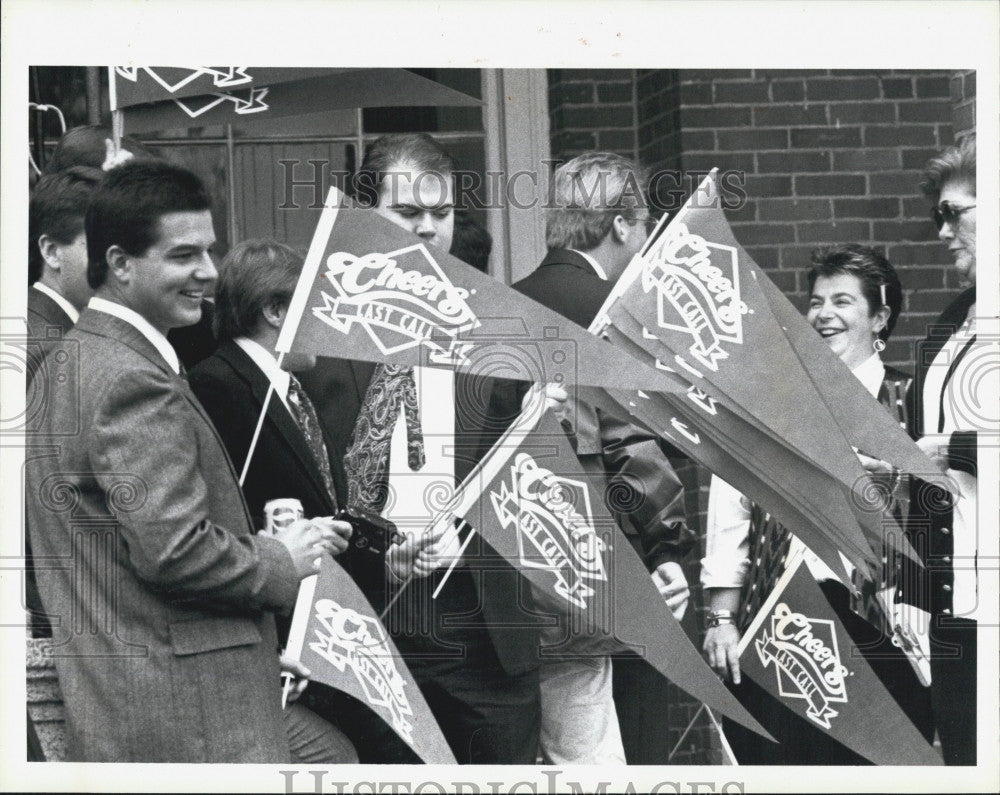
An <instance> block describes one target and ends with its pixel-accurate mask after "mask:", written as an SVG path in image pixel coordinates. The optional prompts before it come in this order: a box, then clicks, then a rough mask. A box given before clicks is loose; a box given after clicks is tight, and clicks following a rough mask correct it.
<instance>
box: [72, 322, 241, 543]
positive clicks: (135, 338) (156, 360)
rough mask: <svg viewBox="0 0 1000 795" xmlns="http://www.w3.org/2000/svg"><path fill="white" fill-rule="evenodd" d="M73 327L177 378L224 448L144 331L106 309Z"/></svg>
mask: <svg viewBox="0 0 1000 795" xmlns="http://www.w3.org/2000/svg"><path fill="white" fill-rule="evenodd" d="M74 330H79V331H82V332H87V333H90V334H95V335H97V336H100V337H106V338H108V339H112V340H115V341H117V342H119V343H121V344H123V345H126V346H128V347H129V348H131V349H132V350H134V351H135V352H136V353H138V354H139V355H140V356H142V357H143V358H145V359H146V360H148V361H149V363H150V364H151V365H153V366H154V367H156V368H158V369H159V370H162V371H163V372H164V373H165V374H166V375H168V376H170V377H172V378H175V379H177V384H178V387H179V390H180V393H181V394H182V395H184V398H185V399H186V400H187V402H188V403H189V404H190V405H191V407H192V408H193V409H194V410H195V412H196V413H197V414H198V416H199V417H201V418H202V420H203V421H204V423H205V425H206V426H207V427H208V430H209V432H210V433H211V434H212V436H213V437H214V438H215V441H216V443H217V444H218V445H219V449H220V450H222V451H225V449H226V445H225V444H224V443H223V441H222V438H221V437H220V436H219V432H218V431H217V430H216V429H215V424H214V423H213V422H212V418H211V417H209V416H208V414H207V412H206V411H205V409H204V408H203V407H202V405H201V403H200V402H199V400H198V398H196V397H195V396H194V393H193V392H192V391H191V387H190V386H188V382H187V380H185V379H184V378H181V377H180V376H179V375H178V374H177V373H175V372H174V370H173V368H172V367H171V366H170V365H169V364H168V363H167V360H166V359H164V358H163V356H162V355H161V354H160V352H159V351H158V350H157V349H156V346H155V345H153V343H152V342H150V341H149V340H148V339H146V337H145V335H143V333H142V332H141V331H139V329H137V328H136V327H135V326H133V325H132V324H131V323H127V322H126V321H124V320H122V319H121V318H118V317H115V316H114V315H109V314H108V313H107V312H100V311H97V310H95V309H84V311H83V313H82V314H81V315H80V320H79V321H78V322H77V324H76V326H74ZM224 457H225V459H226V461H227V462H228V463H229V468H230V472H231V473H232V476H233V480H234V481H235V482H237V483H238V482H239V473H238V472H236V471H235V469H234V468H233V464H232V462H231V461H230V460H229V456H228V455H226V456H224ZM242 503H243V515H244V516H245V517H246V522H247V527H250V528H252V527H253V520H252V519H251V518H250V511H249V510H248V509H247V505H246V500H243V501H242Z"/></svg>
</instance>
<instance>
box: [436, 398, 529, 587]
mask: <svg viewBox="0 0 1000 795" xmlns="http://www.w3.org/2000/svg"><path fill="white" fill-rule="evenodd" d="M528 394H529V395H530V398H529V400H528V403H527V405H526V406H525V407H524V409H522V411H521V413H520V414H519V415H518V417H517V419H516V420H514V423H513V424H512V425H511V426H510V427H509V428H508V429H507V430H506V431H505V432H504V434H503V436H501V437H500V438H499V439H498V440H497V442H496V444H494V445H493V447H492V448H490V451H489V452H488V453H487V454H486V455H485V456H483V458H482V460H481V461H480V462H479V463H478V464H477V465H476V466H475V468H474V469H473V470H472V471H471V472H470V473H469V474H468V476H467V477H466V478H465V480H463V481H462V483H461V485H460V486H459V487H458V488H457V489H456V490H455V496H454V497H452V499H451V500H450V501H449V503H448V505H446V506H445V507H444V509H443V510H442V511H441V512H440V513H438V515H437V516H435V517H434V519H433V520H432V521H431V523H430V524H429V525H428V526H427V528H426V529H425V531H424V532H429V531H431V530H433V529H434V528H436V527H438V525H439V524H440V523H441V522H454V521H455V517H456V516H457V517H460V518H464V517H465V515H466V514H467V513H468V512H469V511H470V510H472V506H473V505H475V504H476V501H477V500H478V499H479V498H480V497H481V496H482V494H483V489H484V488H486V485H487V484H489V483H490V482H491V481H492V480H493V478H495V477H496V476H497V475H498V474H500V470H502V469H503V468H504V466H505V465H506V464H507V462H508V461H509V460H510V457H511V456H512V455H513V454H514V451H515V450H517V448H518V447H519V446H520V444H521V442H523V441H524V439H525V437H527V435H528V434H529V433H531V432H532V431H533V430H534V429H535V428H536V427H537V426H538V423H539V421H540V420H541V418H542V414H543V413H544V409H545V390H544V388H543V387H542V386H540V385H539V384H534V385H532V387H531V391H530V392H529V393H528ZM474 532H475V530H473V533H474ZM473 533H469V535H468V536H467V537H466V539H465V541H464V542H463V544H462V546H461V548H460V549H459V550H458V552H457V553H456V554H455V556H454V558H453V559H452V561H451V565H450V566H449V567H448V570H447V571H446V572H445V573H444V576H442V577H441V581H440V582H439V583H438V586H437V588H436V589H435V590H434V594H433V596H432V598H435V599H436V598H437V595H438V594H439V593H441V589H442V588H443V587H444V584H445V583H446V582H447V581H448V578H449V577H450V576H451V573H452V571H453V570H454V568H455V565H456V564H457V563H458V560H459V559H460V558H461V556H462V553H463V552H464V551H465V548H466V547H467V546H468V544H469V541H470V540H471V539H472V535H473Z"/></svg>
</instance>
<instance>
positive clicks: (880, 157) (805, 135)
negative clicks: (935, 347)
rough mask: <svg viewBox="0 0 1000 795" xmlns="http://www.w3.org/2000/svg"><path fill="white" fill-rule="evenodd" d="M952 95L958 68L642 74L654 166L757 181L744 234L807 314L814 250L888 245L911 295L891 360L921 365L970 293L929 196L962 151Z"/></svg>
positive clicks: (648, 156)
mask: <svg viewBox="0 0 1000 795" xmlns="http://www.w3.org/2000/svg"><path fill="white" fill-rule="evenodd" d="M952 88H953V87H952V85H951V74H950V73H949V72H945V71H940V72H930V71H902V72H901V71H870V70H850V71H848V70H845V71H816V70H725V71H692V70H677V71H668V72H646V73H642V72H640V73H639V74H638V79H637V90H638V91H637V93H638V131H639V150H640V154H641V156H642V157H643V159H644V161H645V162H646V164H647V165H650V166H652V167H654V168H681V169H684V170H686V171H707V170H708V169H710V168H712V167H715V166H718V167H719V168H720V169H723V170H726V169H732V170H736V171H740V172H744V173H745V174H746V184H745V188H746V192H747V195H748V200H747V201H746V202H745V204H744V205H743V206H742V207H740V208H738V209H736V210H731V211H728V212H727V215H728V217H729V220H730V222H731V223H732V226H733V231H734V233H735V234H736V237H737V239H739V240H740V242H741V243H742V244H743V245H744V246H745V247H746V248H747V250H748V251H749V252H750V254H751V256H753V257H754V259H755V260H756V261H757V262H758V264H760V265H761V267H763V268H764V269H765V270H767V271H768V273H769V275H770V276H771V278H772V279H774V281H775V283H776V284H777V285H778V287H780V288H781V290H782V291H784V292H785V294H786V295H788V296H789V297H790V298H791V299H792V300H793V301H794V302H795V303H796V304H797V305H798V306H800V307H801V306H803V305H804V298H805V294H804V290H805V289H806V284H805V280H804V276H805V273H804V269H805V268H807V267H808V264H809V255H810V252H811V251H812V249H814V248H815V247H817V246H821V245H824V244H831V243H848V242H854V243H863V244H866V245H872V246H877V247H879V248H881V249H883V250H884V251H885V252H886V254H887V256H888V257H889V260H890V261H891V262H892V263H893V264H894V265H895V266H896V267H897V270H898V271H899V274H900V279H901V280H902V282H903V286H904V292H905V298H904V304H903V314H902V316H901V318H900V322H899V325H898V326H897V328H896V331H895V333H894V336H893V338H892V339H891V340H890V341H889V346H888V349H887V351H886V354H885V358H886V360H887V361H889V362H891V363H893V364H896V365H898V366H901V367H903V368H904V369H910V368H912V364H913V361H912V357H913V343H914V342H915V341H916V340H917V339H919V338H920V337H921V336H923V333H924V329H925V326H926V324H927V323H928V322H931V321H933V319H934V317H935V315H936V313H937V312H938V311H940V309H941V308H943V307H944V306H945V305H946V303H947V302H948V300H949V299H950V298H951V297H952V296H954V295H955V294H956V293H957V291H958V284H957V282H956V281H955V279H954V277H953V276H952V275H951V273H950V270H949V268H948V264H949V259H948V255H947V252H946V251H945V248H944V247H943V246H942V245H941V244H940V243H939V242H938V241H937V236H936V232H935V230H934V227H933V225H932V224H931V223H930V221H929V219H928V216H927V202H926V200H925V199H924V198H923V197H922V196H921V195H920V193H919V189H918V187H917V185H918V182H919V180H920V172H921V169H922V167H923V164H924V163H925V162H926V160H927V159H928V158H929V157H930V156H931V155H933V154H935V153H936V152H937V151H939V150H940V149H942V148H943V147H944V146H947V145H948V144H950V143H952V141H953V133H952V129H953V127H952V108H953V97H952Z"/></svg>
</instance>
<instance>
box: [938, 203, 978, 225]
mask: <svg viewBox="0 0 1000 795" xmlns="http://www.w3.org/2000/svg"><path fill="white" fill-rule="evenodd" d="M975 206H976V205H974V204H970V205H969V206H968V207H956V206H955V205H954V204H952V203H951V202H948V201H943V202H941V203H940V204H939V205H938V206H937V207H932V208H931V218H933V219H934V225H935V226H936V227H937V228H938V229H940V228H941V227H942V226H944V225H945V224H948V225H949V226H954V225H955V222H956V221H957V220H958V217H959V216H960V215H961V214H962V213H964V212H966V211H967V210H971V209H972V208H973V207H975Z"/></svg>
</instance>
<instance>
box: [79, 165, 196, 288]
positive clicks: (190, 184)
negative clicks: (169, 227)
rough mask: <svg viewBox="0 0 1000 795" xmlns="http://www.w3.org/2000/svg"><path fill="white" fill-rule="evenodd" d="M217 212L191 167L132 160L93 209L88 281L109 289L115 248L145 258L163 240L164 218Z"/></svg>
mask: <svg viewBox="0 0 1000 795" xmlns="http://www.w3.org/2000/svg"><path fill="white" fill-rule="evenodd" d="M211 207H212V201H211V198H210V197H209V195H208V191H207V190H206V189H205V186H204V184H203V183H202V181H201V180H200V179H199V178H198V177H197V176H196V175H195V174H194V173H192V172H191V171H188V170H187V169H186V168H181V167H180V166H175V165H172V164H170V163H166V162H163V161H157V160H130V161H128V162H127V163H124V164H123V165H120V166H118V167H117V168H113V169H111V171H109V172H108V173H107V175H106V176H105V177H104V179H103V180H102V181H101V184H100V185H99V186H98V188H97V190H95V191H94V195H93V196H92V197H91V200H90V207H89V208H88V209H87V219H86V224H85V228H86V230H87V282H88V283H89V284H90V286H91V287H93V288H94V289H95V290H96V289H97V288H98V287H100V286H101V285H102V284H104V282H105V280H106V279H107V278H108V262H107V258H106V255H107V252H108V249H109V248H111V246H121V248H122V249H124V250H125V252H126V253H128V254H130V255H132V256H133V257H138V256H142V255H143V254H145V253H146V251H147V250H148V249H149V247H150V246H151V245H153V244H154V243H155V242H156V240H157V237H158V235H159V230H158V228H157V225H158V224H159V221H160V216H163V215H167V214H168V213H184V212H197V211H199V210H209V209H211Z"/></svg>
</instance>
